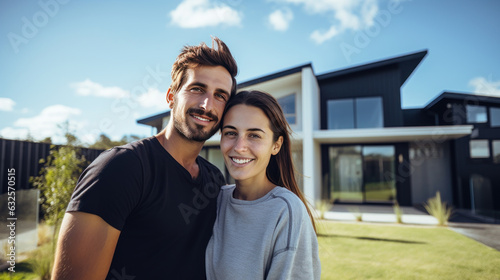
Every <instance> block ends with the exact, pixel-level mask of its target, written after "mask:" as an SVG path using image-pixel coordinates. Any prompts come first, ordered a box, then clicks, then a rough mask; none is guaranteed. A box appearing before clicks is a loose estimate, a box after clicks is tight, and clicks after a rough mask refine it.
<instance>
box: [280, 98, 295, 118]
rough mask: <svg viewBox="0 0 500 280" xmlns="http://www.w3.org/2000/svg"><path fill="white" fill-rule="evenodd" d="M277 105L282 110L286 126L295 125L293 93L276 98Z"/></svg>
mask: <svg viewBox="0 0 500 280" xmlns="http://www.w3.org/2000/svg"><path fill="white" fill-rule="evenodd" d="M278 103H279V104H280V106H281V108H282V109H283V113H284V114H285V118H286V120H287V121H288V124H296V123H297V113H296V109H295V93H294V94H290V95H287V96H284V97H281V98H278Z"/></svg>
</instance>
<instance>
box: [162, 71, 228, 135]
mask: <svg viewBox="0 0 500 280" xmlns="http://www.w3.org/2000/svg"><path fill="white" fill-rule="evenodd" d="M232 84H233V82H232V78H231V75H230V74H229V72H228V71H227V70H226V68H224V67H222V66H198V67H196V68H189V69H187V70H186V81H185V83H184V84H183V85H182V86H181V88H180V89H179V92H177V93H172V92H170V91H169V92H168V93H167V100H168V101H169V105H170V108H172V118H173V121H174V127H175V129H176V131H177V132H178V133H179V134H180V135H181V136H182V137H184V138H186V139H187V140H190V141H197V142H204V141H206V140H207V139H208V138H210V137H212V135H214V134H215V132H216V131H217V130H218V129H219V123H220V120H221V118H222V113H223V111H224V107H225V106H226V102H227V101H228V100H229V97H230V94H231V86H232Z"/></svg>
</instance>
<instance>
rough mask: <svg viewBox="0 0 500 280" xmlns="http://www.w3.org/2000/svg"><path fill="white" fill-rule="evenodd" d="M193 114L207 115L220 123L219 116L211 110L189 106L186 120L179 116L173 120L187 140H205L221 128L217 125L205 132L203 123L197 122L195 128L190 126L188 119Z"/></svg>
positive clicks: (178, 130)
mask: <svg viewBox="0 0 500 280" xmlns="http://www.w3.org/2000/svg"><path fill="white" fill-rule="evenodd" d="M191 114H197V115H200V116H206V117H208V118H210V119H212V121H213V122H215V123H218V121H219V118H218V117H217V116H216V115H214V114H212V113H211V112H206V111H205V110H202V109H197V108H189V109H188V110H187V112H186V118H185V121H184V122H183V121H182V120H179V118H175V117H174V120H173V121H174V127H175V129H176V130H177V132H178V133H179V135H181V136H182V137H183V138H185V139H186V140H189V141H195V142H205V141H207V140H208V139H209V138H210V137H212V136H213V135H214V134H215V132H217V130H218V129H219V126H218V125H216V126H214V127H213V128H212V129H211V130H209V131H208V132H205V131H204V130H203V129H204V128H205V127H204V126H202V125H199V124H195V126H196V127H195V128H192V127H190V126H189V125H188V123H187V120H188V117H190V115H191ZM172 117H173V116H172Z"/></svg>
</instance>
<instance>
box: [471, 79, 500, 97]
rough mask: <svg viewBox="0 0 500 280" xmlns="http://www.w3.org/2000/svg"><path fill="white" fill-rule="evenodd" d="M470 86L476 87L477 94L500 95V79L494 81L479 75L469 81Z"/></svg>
mask: <svg viewBox="0 0 500 280" xmlns="http://www.w3.org/2000/svg"><path fill="white" fill-rule="evenodd" d="M469 86H471V87H473V88H474V93H475V94H478V95H490V96H495V97H500V80H499V81H492V80H491V79H488V80H487V79H486V78H484V77H477V78H474V79H472V80H470V81H469Z"/></svg>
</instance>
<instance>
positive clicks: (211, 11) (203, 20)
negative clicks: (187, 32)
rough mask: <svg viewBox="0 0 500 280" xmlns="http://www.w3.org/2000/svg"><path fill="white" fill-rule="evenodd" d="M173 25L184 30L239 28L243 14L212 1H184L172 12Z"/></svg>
mask: <svg viewBox="0 0 500 280" xmlns="http://www.w3.org/2000/svg"><path fill="white" fill-rule="evenodd" d="M170 17H171V23H172V24H174V25H177V26H179V27H182V28H199V27H207V26H217V25H227V26H238V25H240V23H241V18H242V14H241V13H240V12H238V11H236V10H233V9H232V8H231V7H229V6H228V5H225V4H223V3H220V2H216V3H212V2H210V0H183V1H182V2H181V3H180V4H179V6H177V8H175V10H173V11H171V12H170Z"/></svg>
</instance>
